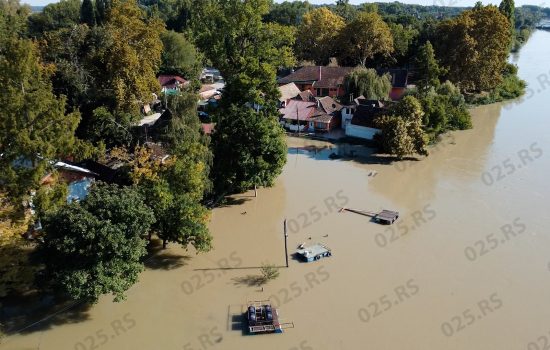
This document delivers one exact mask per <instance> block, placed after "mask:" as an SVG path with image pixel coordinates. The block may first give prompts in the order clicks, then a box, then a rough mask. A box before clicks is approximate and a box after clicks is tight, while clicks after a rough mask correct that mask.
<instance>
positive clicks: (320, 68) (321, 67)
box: [319, 66, 323, 80]
mask: <svg viewBox="0 0 550 350" xmlns="http://www.w3.org/2000/svg"><path fill="white" fill-rule="evenodd" d="M322 69H323V66H319V80H321V78H322V76H321V70H322Z"/></svg>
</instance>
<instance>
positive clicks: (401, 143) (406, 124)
mask: <svg viewBox="0 0 550 350" xmlns="http://www.w3.org/2000/svg"><path fill="white" fill-rule="evenodd" d="M423 116H424V111H423V110H422V105H421V104H420V102H419V101H418V100H417V99H416V98H414V97H413V96H405V97H404V98H403V99H402V100H401V101H399V103H398V104H397V105H395V106H394V107H393V108H392V111H391V114H390V115H385V116H382V117H379V118H378V119H377V120H376V123H377V124H378V127H379V128H380V129H381V130H382V133H381V136H380V138H381V145H382V149H383V150H384V151H385V152H387V153H389V154H394V155H396V156H397V157H398V158H400V159H401V158H403V157H404V156H406V155H409V154H421V155H428V150H427V148H426V146H427V137H426V135H425V133H424V130H423V129H422V117H423Z"/></svg>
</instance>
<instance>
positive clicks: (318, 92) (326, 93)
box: [315, 88, 329, 96]
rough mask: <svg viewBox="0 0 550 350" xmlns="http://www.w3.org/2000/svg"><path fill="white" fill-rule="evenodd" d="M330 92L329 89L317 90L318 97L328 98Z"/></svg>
mask: <svg viewBox="0 0 550 350" xmlns="http://www.w3.org/2000/svg"><path fill="white" fill-rule="evenodd" d="M328 91H329V89H324V88H323V89H320V88H317V89H315V92H316V95H317V96H328Z"/></svg>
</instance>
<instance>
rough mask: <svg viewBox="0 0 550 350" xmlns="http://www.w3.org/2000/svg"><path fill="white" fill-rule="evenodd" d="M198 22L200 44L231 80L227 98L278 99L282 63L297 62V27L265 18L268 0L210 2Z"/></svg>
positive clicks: (238, 100) (237, 100) (236, 100)
mask: <svg viewBox="0 0 550 350" xmlns="http://www.w3.org/2000/svg"><path fill="white" fill-rule="evenodd" d="M201 11H202V13H201V14H200V16H197V17H198V19H197V23H194V28H195V30H194V33H195V36H196V42H197V45H198V47H199V48H200V49H201V51H202V52H204V54H205V56H206V58H208V59H209V60H210V61H211V62H212V64H213V65H214V66H215V67H217V68H218V69H219V70H220V71H221V73H222V75H223V76H224V77H225V79H226V83H227V85H226V93H225V95H224V99H223V100H224V101H225V102H227V103H236V104H243V103H247V102H249V103H259V104H262V105H264V106H265V105H266V100H272V102H273V103H274V101H276V100H277V96H278V92H277V84H276V81H275V77H276V72H277V68H279V67H291V66H293V65H294V63H295V58H294V54H293V52H292V45H293V44H294V38H295V31H294V29H293V28H292V27H285V26H281V25H279V24H276V23H264V22H263V21H262V18H263V16H264V15H265V14H267V12H268V11H269V2H268V1H267V0H250V1H240V0H228V1H216V2H213V3H208V4H207V5H204V7H203V8H202V10H201Z"/></svg>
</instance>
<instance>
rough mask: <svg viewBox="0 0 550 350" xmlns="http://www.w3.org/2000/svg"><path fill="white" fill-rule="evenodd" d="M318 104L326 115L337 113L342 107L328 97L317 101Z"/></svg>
mask: <svg viewBox="0 0 550 350" xmlns="http://www.w3.org/2000/svg"><path fill="white" fill-rule="evenodd" d="M319 103H320V105H321V107H323V109H324V110H325V112H326V113H327V114H331V113H334V112H338V111H339V110H341V109H342V105H341V104H339V103H338V102H336V101H335V100H334V99H333V98H332V97H330V96H325V97H321V98H320V99H319Z"/></svg>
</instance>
